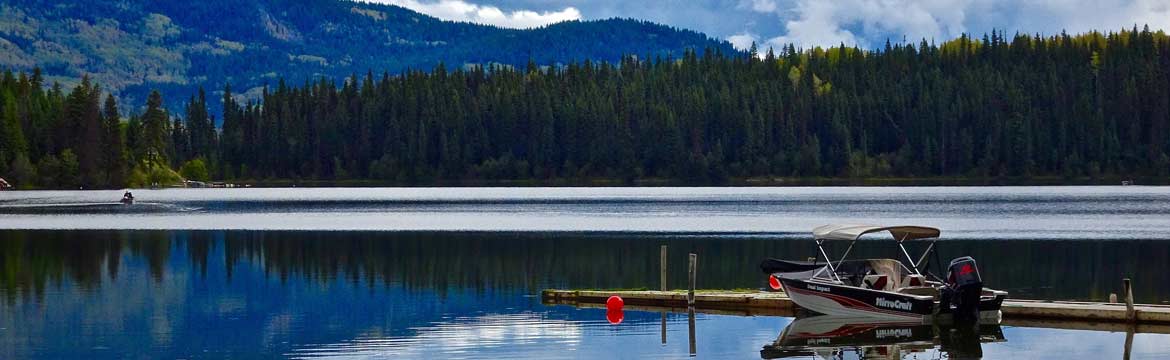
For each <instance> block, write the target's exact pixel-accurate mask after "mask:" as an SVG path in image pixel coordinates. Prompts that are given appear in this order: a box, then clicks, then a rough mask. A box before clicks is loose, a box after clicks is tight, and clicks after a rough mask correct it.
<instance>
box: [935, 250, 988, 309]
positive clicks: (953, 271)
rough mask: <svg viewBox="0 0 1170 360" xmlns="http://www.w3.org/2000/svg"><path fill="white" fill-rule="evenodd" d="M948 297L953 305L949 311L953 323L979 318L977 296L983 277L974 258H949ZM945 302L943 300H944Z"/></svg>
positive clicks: (981, 291) (981, 289)
mask: <svg viewBox="0 0 1170 360" xmlns="http://www.w3.org/2000/svg"><path fill="white" fill-rule="evenodd" d="M947 269H948V270H947V287H948V289H947V290H949V291H947V292H949V294H948V295H950V296H944V297H948V298H949V300H950V303H951V305H953V308H952V311H951V313H952V314H953V315H954V318H955V323H971V322H977V321H978V320H979V296H980V295H982V294H983V278H982V277H980V276H979V267H978V266H976V265H975V259H973V258H971V257H970V256H964V257H961V258H957V259H954V260H951V265H950V266H949V267H947ZM944 303H945V302H944Z"/></svg>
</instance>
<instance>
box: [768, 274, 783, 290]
mask: <svg viewBox="0 0 1170 360" xmlns="http://www.w3.org/2000/svg"><path fill="white" fill-rule="evenodd" d="M768 286H771V287H772V290H777V291H778V290H780V279H777V278H776V275H768Z"/></svg>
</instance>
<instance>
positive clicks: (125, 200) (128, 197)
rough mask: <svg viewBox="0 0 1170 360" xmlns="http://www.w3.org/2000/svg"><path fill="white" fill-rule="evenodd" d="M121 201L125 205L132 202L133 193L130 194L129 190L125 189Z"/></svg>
mask: <svg viewBox="0 0 1170 360" xmlns="http://www.w3.org/2000/svg"><path fill="white" fill-rule="evenodd" d="M122 203H123V204H127V205H129V204H133V203H134V194H131V193H130V192H129V191H127V192H126V193H125V194H122Z"/></svg>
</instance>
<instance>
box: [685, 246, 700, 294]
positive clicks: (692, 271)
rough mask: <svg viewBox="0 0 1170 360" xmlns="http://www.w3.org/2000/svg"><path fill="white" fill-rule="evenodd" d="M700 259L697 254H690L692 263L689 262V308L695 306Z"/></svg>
mask: <svg viewBox="0 0 1170 360" xmlns="http://www.w3.org/2000/svg"><path fill="white" fill-rule="evenodd" d="M697 261H698V257H697V256H696V255H695V254H693V253H692V254H690V261H688V262H687V284H688V285H687V306H695V267H696V264H695V263H696V262H697Z"/></svg>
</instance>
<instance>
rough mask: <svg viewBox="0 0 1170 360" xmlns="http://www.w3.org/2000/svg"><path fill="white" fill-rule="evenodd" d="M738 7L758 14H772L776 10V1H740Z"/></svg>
mask: <svg viewBox="0 0 1170 360" xmlns="http://www.w3.org/2000/svg"><path fill="white" fill-rule="evenodd" d="M738 7H739V8H741V9H751V10H752V11H755V12H760V13H770V12H774V11H776V9H777V8H778V6H777V5H776V0H741V1H740V2H739V6H738Z"/></svg>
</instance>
